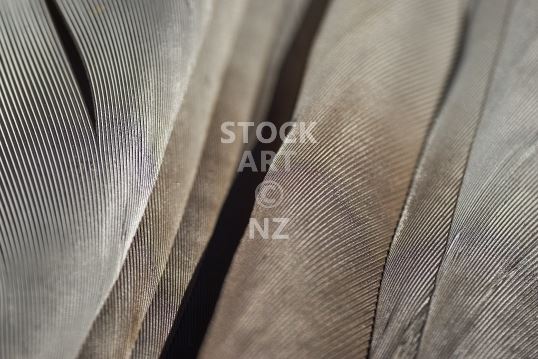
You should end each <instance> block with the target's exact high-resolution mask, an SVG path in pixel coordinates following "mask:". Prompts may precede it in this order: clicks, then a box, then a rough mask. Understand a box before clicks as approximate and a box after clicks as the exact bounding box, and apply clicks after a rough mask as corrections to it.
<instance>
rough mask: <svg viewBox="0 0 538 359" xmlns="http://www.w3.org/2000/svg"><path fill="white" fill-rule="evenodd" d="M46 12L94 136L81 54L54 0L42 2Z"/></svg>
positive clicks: (91, 102)
mask: <svg viewBox="0 0 538 359" xmlns="http://www.w3.org/2000/svg"><path fill="white" fill-rule="evenodd" d="M44 1H45V5H46V6H47V10H48V11H49V14H50V16H51V19H52V22H53V24H54V27H55V29H56V33H57V34H58V37H59V38H60V42H61V44H62V47H63V49H64V51H65V55H66V56H67V60H68V61H69V64H70V65H71V69H72V71H73V75H74V77H75V81H76V82H77V85H78V88H79V90H80V93H81V95H82V100H83V101H84V104H85V106H86V109H87V111H88V115H89V117H90V124H91V127H92V130H93V132H94V134H97V118H96V115H95V103H94V100H93V92H92V87H91V82H90V78H89V76H88V72H87V71H86V68H85V66H84V61H83V59H82V54H81V52H80V51H79V48H78V47H77V45H76V42H75V39H74V37H73V34H72V32H71V29H70V28H69V25H68V24H67V22H66V20H65V18H64V16H63V14H62V11H61V10H60V8H59V7H58V4H57V3H56V0H44Z"/></svg>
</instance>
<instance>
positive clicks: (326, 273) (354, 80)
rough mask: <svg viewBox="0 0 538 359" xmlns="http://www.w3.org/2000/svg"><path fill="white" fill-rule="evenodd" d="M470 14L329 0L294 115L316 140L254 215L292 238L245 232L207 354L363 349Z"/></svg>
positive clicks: (425, 4)
mask: <svg viewBox="0 0 538 359" xmlns="http://www.w3.org/2000/svg"><path fill="white" fill-rule="evenodd" d="M462 10H463V9H462V7H460V3H458V2H452V1H448V2H447V1H431V0H427V1H423V0H410V1H408V0H405V1H387V2H384V1H383V2H380V1H360V2H357V1H355V0H338V1H334V2H332V3H331V5H330V7H329V9H328V13H327V17H326V19H325V21H324V24H323V26H322V29H321V31H320V33H319V36H318V38H317V40H316V44H315V47H314V49H313V52H312V55H311V59H310V63H309V67H308V70H307V73H306V77H305V82H304V87H303V90H302V94H301V98H300V100H299V103H298V107H297V110H296V115H295V117H296V119H297V121H298V122H299V123H303V125H304V124H306V125H308V124H311V123H314V122H315V123H316V125H315V127H314V130H313V131H312V134H313V137H314V138H315V140H316V141H315V143H314V142H306V143H299V142H296V143H292V142H287V143H285V144H284V145H283V146H282V148H281V149H280V151H279V153H278V155H277V157H276V159H275V161H276V162H275V167H273V169H272V170H271V171H270V172H269V173H268V175H267V177H266V181H274V183H276V184H277V185H278V186H279V188H280V189H281V190H282V194H283V196H282V198H281V200H282V201H281V202H280V204H279V205H278V206H276V207H274V208H272V209H268V208H264V207H263V206H260V205H257V206H256V208H255V210H254V213H253V215H252V217H254V218H256V219H257V220H258V222H260V223H263V221H264V219H265V218H267V219H269V220H270V219H272V218H289V219H290V222H289V223H288V225H287V226H286V228H285V230H284V231H285V234H287V235H288V236H289V239H288V240H281V239H280V240H279V239H266V240H262V239H261V237H260V236H259V235H258V236H256V237H255V238H254V239H250V238H249V235H250V234H249V231H247V233H246V234H245V237H244V238H243V240H242V243H241V244H240V246H239V248H238V251H237V253H236V255H235V258H234V262H233V263H232V266H231V268H230V272H229V274H228V277H227V278H226V282H225V284H224V288H223V292H222V296H221V299H220V301H219V304H218V306H217V309H216V313H215V316H214V318H213V322H212V324H211V327H210V329H209V333H208V335H207V337H206V340H205V342H204V346H203V348H202V354H201V357H203V358H213V357H225V358H237V357H244V358H252V357H272V358H290V357H294V358H295V357H298V358H303V357H304V358H318V357H319V358H321V357H323V358H328V357H335V358H341V357H357V356H365V355H366V351H367V348H368V341H369V338H370V333H371V326H372V320H373V316H374V308H375V303H376V298H377V290H378V287H379V282H380V280H381V273H382V269H383V263H384V259H385V255H386V252H387V249H388V246H389V243H390V240H391V238H392V236H393V232H394V229H395V228H396V224H397V221H398V217H399V214H400V211H401V208H402V207H403V204H404V200H405V195H406V191H407V188H408V186H409V183H410V180H411V177H412V173H413V170H414V167H415V163H416V160H417V157H418V153H419V150H420V147H421V143H422V141H423V138H424V135H425V132H426V129H427V127H428V124H429V122H430V119H431V117H432V116H433V112H434V109H435V105H436V104H437V102H438V100H439V97H440V94H441V92H442V88H443V83H444V80H445V78H446V74H447V72H448V68H449V65H450V59H451V57H452V55H453V53H454V48H455V46H454V45H455V43H456V40H457V37H458V30H459V24H460V20H461V15H462ZM402 44H405V45H402ZM298 128H300V127H296V128H295V129H294V130H292V132H291V133H290V136H292V137H293V136H295V137H297V136H296V135H297V134H298V132H297V131H298ZM285 154H292V155H291V156H290V157H289V158H288V166H285V162H286V158H285ZM273 228H274V227H273Z"/></svg>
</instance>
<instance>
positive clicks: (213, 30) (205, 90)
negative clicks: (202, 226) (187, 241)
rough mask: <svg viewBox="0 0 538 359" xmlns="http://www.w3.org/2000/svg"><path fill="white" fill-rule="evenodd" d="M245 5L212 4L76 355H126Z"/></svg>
mask: <svg viewBox="0 0 538 359" xmlns="http://www.w3.org/2000/svg"><path fill="white" fill-rule="evenodd" d="M245 5H246V1H245V0H219V1H218V2H217V3H215V5H214V9H213V12H212V16H211V19H210V20H209V23H208V29H207V32H206V35H205V38H204V40H203V44H202V47H201V49H200V55H199V57H198V61H197V62H196V65H195V66H194V68H193V74H192V76H191V79H190V82H189V85H188V88H187V92H186V95H185V99H184V101H183V103H182V104H181V110H180V113H179V116H178V119H177V121H176V123H175V126H174V129H173V131H172V134H171V136H170V140H169V142H168V145H167V148H166V151H165V154H164V158H163V162H162V165H161V168H160V171H159V177H158V179H157V182H156V184H155V187H154V189H153V192H152V193H151V196H150V199H149V202H148V206H147V208H146V212H145V213H144V216H143V218H142V220H141V222H140V226H139V227H138V229H137V232H136V235H135V237H134V240H133V243H132V245H131V247H130V248H129V252H128V254H127V258H126V260H125V264H124V266H123V267H122V270H121V273H120V276H119V278H118V280H117V282H116V283H115V285H114V288H113V290H112V292H111V294H110V295H109V298H108V299H107V302H106V303H105V305H104V307H103V309H102V311H101V313H100V315H99V317H98V318H97V320H96V322H95V323H94V325H93V327H92V331H91V333H90V335H89V337H88V338H87V340H86V343H85V346H84V348H83V350H82V351H81V354H80V357H86V358H122V357H130V356H131V352H132V350H133V348H134V346H135V341H136V339H137V337H138V333H139V330H140V328H141V325H142V321H143V319H144V316H145V313H146V311H147V309H148V307H149V305H150V303H151V301H152V298H153V295H154V294H155V291H156V289H157V285H158V283H159V279H160V277H161V275H162V273H163V271H164V267H165V265H166V263H167V258H168V256H169V253H170V249H171V247H172V244H173V241H174V238H175V236H176V233H177V231H178V228H179V223H180V220H181V217H182V215H183V210H184V208H185V204H186V202H187V198H188V194H189V191H190V189H191V187H192V183H193V180H194V177H195V174H196V169H197V168H198V163H199V161H200V157H201V155H202V150H203V147H204V142H205V137H206V134H207V131H208V126H209V124H210V120H211V117H212V114H213V107H214V104H215V102H216V100H217V97H218V95H219V92H220V88H221V85H222V81H223V78H224V72H225V70H226V68H227V65H228V62H229V59H230V55H231V50H232V47H233V44H234V42H235V37H236V32H237V29H238V27H239V23H240V21H241V19H242V15H243V10H244V7H245ZM163 327H164V326H163ZM134 356H135V357H136V356H137V355H134ZM158 356H159V352H157V353H153V354H152V355H150V356H149V357H152V358H156V357H158Z"/></svg>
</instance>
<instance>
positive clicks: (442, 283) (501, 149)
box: [371, 0, 538, 358]
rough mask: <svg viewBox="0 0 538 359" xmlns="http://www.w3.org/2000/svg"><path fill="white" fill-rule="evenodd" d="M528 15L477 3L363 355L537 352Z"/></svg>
mask: <svg viewBox="0 0 538 359" xmlns="http://www.w3.org/2000/svg"><path fill="white" fill-rule="evenodd" d="M536 18H538V3H536V2H535V1H526V0H518V1H501V0H496V1H481V2H480V3H479V5H478V6H477V11H476V18H475V21H474V23H475V25H473V27H474V30H473V31H472V32H471V36H470V38H469V42H468V51H467V53H466V55H465V60H464V64H463V67H462V69H461V73H460V76H459V79H458V81H457V83H456V85H455V86H454V88H453V93H452V95H451V99H450V100H449V101H448V103H447V105H446V107H445V110H444V111H443V113H442V114H441V116H440V118H439V119H438V121H437V124H436V128H435V129H434V131H433V133H432V137H431V138H430V142H429V144H428V147H427V148H426V152H425V156H424V158H423V161H422V166H421V169H420V170H419V174H418V178H417V179H416V181H415V183H414V186H413V190H412V192H411V195H410V198H409V201H408V203H407V206H406V209H405V214H404V216H403V218H402V221H401V222H400V225H399V228H398V232H397V234H396V237H395V240H394V243H393V246H392V248H391V251H390V255H389V258H388V261H387V268H386V271H385V274H384V278H383V282H382V288H381V295H380V299H379V307H378V313H377V318H376V329H375V333H374V338H373V345H372V351H371V353H372V357H391V356H398V357H409V358H411V357H413V358H414V357H419V358H434V357H443V358H446V357H477V358H535V357H537V356H538V335H537V334H536V333H538V320H537V319H536V318H537V317H538V309H537V307H536V298H537V297H536V287H537V284H538V283H537V282H538V281H537V279H536V278H537V276H536V274H537V272H538V259H537V258H538V257H537V254H538V245H537V243H538V242H537V240H538V181H537V180H536V175H537V173H538V156H537V149H538V148H537V146H538V120H537V119H538V113H537V112H538V110H537V108H536V106H534V104H535V103H536V101H537V100H538V91H537V90H536V81H538V46H537V44H538V43H537V42H536V38H537V36H538V24H537V23H536ZM479 107H480V108H481V110H480V112H477V109H478V108H479ZM462 109H464V110H465V112H462ZM469 110H470V111H469ZM477 116H479V118H477ZM477 123H478V127H477V130H476V136H475V138H474V141H472V144H471V141H469V139H470V136H469V135H468V134H469V132H471V131H472V129H473V127H475V126H476V124H477ZM445 128H446V129H445ZM462 139H463V142H462ZM455 144H457V145H455ZM469 151H470V154H469V155H467V153H468V152H469ZM467 156H468V157H469V160H468V162H467V163H466V161H465V158H466V157H467ZM445 172H446V173H445ZM443 173H444V174H443ZM463 173H464V175H463ZM462 176H463V182H461V177H462ZM454 208H455V209H454Z"/></svg>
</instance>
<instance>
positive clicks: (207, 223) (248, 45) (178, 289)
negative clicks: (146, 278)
mask: <svg viewBox="0 0 538 359" xmlns="http://www.w3.org/2000/svg"><path fill="white" fill-rule="evenodd" d="M306 3H307V1H304V0H301V1H298V0H296V1H294V2H293V5H291V4H290V3H289V1H288V0H274V1H270V2H269V1H266V0H251V1H250V2H249V5H248V7H247V11H246V14H245V19H244V22H243V24H242V26H241V28H240V32H239V37H238V39H237V42H236V45H235V48H234V51H233V56H232V59H231V61H230V66H229V68H228V69H227V72H226V76H225V81H224V84H223V87H222V90H221V92H220V96H219V99H218V102H217V104H216V106H215V110H214V116H213V119H212V124H211V126H210V129H209V134H208V137H207V140H206V144H205V147H204V152H203V156H202V159H201V161H200V166H199V167H198V172H197V174H196V180H195V182H194V186H193V188H192V191H191V193H190V197H189V200H188V203H187V207H186V209H185V214H184V216H183V218H182V221H181V226H180V229H179V232H178V233H177V237H176V239H175V241H174V246H173V248H172V252H171V253H170V257H169V259H168V263H167V265H166V270H165V272H164V274H163V276H162V279H161V282H160V284H159V288H158V291H157V293H156V295H155V297H154V299H153V302H152V304H151V307H150V309H149V310H148V313H147V316H146V318H145V319H144V323H143V326H142V330H141V332H140V336H139V339H138V341H137V343H136V348H135V352H134V354H135V355H134V356H135V357H156V356H158V354H159V353H160V352H161V350H162V348H163V346H164V343H165V341H166V338H167V335H168V334H169V332H170V330H171V328H172V324H173V322H174V318H176V315H177V314H178V310H179V308H180V305H181V302H182V299H183V295H184V293H185V290H186V288H187V285H188V284H189V282H190V280H191V278H192V276H193V273H194V271H195V268H196V266H197V264H198V263H199V260H200V258H201V256H202V253H203V251H204V249H205V247H206V244H207V242H208V240H209V238H210V237H211V234H212V232H213V229H214V227H215V224H216V221H217V218H218V214H219V211H220V209H221V206H222V204H223V202H224V200H225V198H226V195H227V193H228V190H229V188H230V186H231V184H232V181H233V179H234V177H235V175H236V170H237V166H238V162H239V159H240V157H241V154H242V150H243V149H244V147H245V145H244V144H243V143H242V142H241V141H236V142H232V143H223V142H222V141H221V139H222V136H223V134H222V130H221V125H222V123H223V122H225V121H229V120H231V119H233V120H234V121H237V122H246V121H254V122H259V121H260V116H263V114H264V113H265V109H264V108H265V107H266V103H267V101H266V98H267V97H268V95H270V93H271V91H270V88H271V86H270V83H271V82H273V83H274V79H275V78H276V73H277V71H278V67H279V64H280V62H281V60H282V56H283V53H284V50H285V49H286V47H287V45H288V43H289V41H290V35H291V33H292V32H293V30H294V28H295V27H296V24H297V20H298V19H299V18H300V15H301V13H302V12H303V9H304V7H305V4H306ZM271 79H273V80H271ZM233 130H234V131H235V135H236V136H241V128H240V127H234V128H233Z"/></svg>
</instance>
